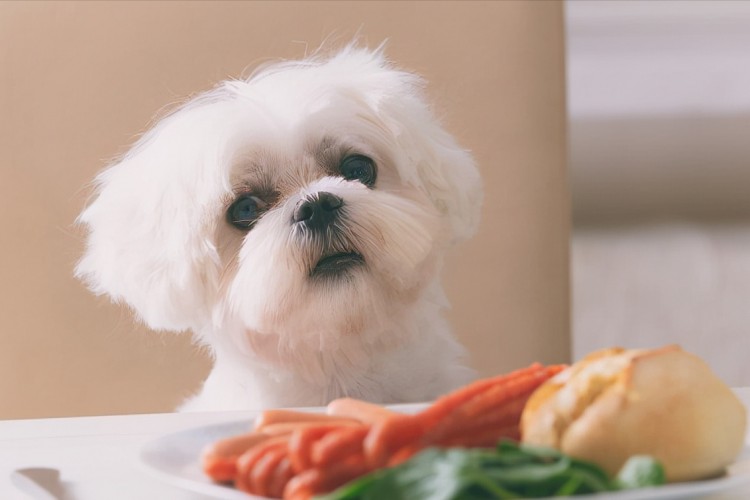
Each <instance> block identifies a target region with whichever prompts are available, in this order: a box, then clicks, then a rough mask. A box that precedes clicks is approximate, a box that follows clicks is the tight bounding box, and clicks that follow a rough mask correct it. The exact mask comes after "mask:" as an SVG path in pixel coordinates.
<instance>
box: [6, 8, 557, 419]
mask: <svg viewBox="0 0 750 500" xmlns="http://www.w3.org/2000/svg"><path fill="white" fill-rule="evenodd" d="M563 15H564V14H563V4H562V3H561V2H557V1H529V2H525V1H508V2H463V1H461V2H427V1H425V2H423V1H413V2H408V1H407V2H377V1H375V2H367V1H361V2H359V1H358V2H339V1H331V2H327V1H299V2H220V1H217V2H213V1H212V2H181V1H165V2H159V1H153V2H86V1H83V2H65V1H51V2H0V179H1V181H0V211H1V213H2V214H3V216H4V217H3V245H2V249H1V250H0V257H1V258H0V346H2V347H0V418H4V419H8V418H31V417H57V416H69V415H96V414H114V413H140V412H160V411H170V410H171V409H172V408H174V407H175V406H176V405H177V404H179V403H180V402H181V401H182V399H184V398H185V397H187V396H189V395H190V394H191V393H192V392H193V391H195V390H196V389H197V388H198V387H199V385H200V383H201V381H202V380H203V378H204V377H205V376H206V374H207V373H208V370H209V368H210V359H209V358H208V357H207V356H206V355H205V353H203V352H199V351H196V350H195V349H194V348H193V347H192V346H191V345H190V338H189V337H188V336H187V335H171V334H165V333H153V332H149V331H147V329H145V328H144V327H143V326H142V325H138V324H136V323H135V322H134V321H133V319H132V317H131V314H130V312H129V311H128V310H127V308H125V307H123V306H117V305H113V304H110V303H109V301H108V300H107V299H106V298H103V297H101V298H97V297H94V296H93V295H92V294H91V293H89V292H88V291H87V290H86V289H85V288H84V287H83V285H81V284H80V283H78V282H77V281H76V280H75V279H73V276H72V273H73V267H74V265H75V262H76V260H77V259H78V258H79V256H80V254H81V252H82V249H83V234H82V232H81V231H80V229H79V228H77V227H75V225H74V221H75V219H76V216H77V215H78V213H79V212H80V211H81V209H82V208H83V207H84V206H85V203H86V199H87V196H88V195H89V194H90V191H89V185H88V183H89V182H90V181H91V179H92V178H93V177H94V176H95V175H96V173H97V172H98V171H100V170H101V169H102V168H104V167H105V166H106V165H107V163H108V162H109V161H110V159H112V158H114V157H115V156H117V155H118V154H120V153H122V152H124V151H125V150H126V149H127V147H128V145H130V144H132V142H133V141H134V140H135V138H136V137H137V135H138V134H140V133H142V132H143V131H145V130H146V129H147V127H148V125H149V124H150V123H151V121H152V119H153V117H154V116H155V115H156V114H157V113H158V112H159V111H163V110H164V109H165V107H166V108H168V107H169V106H170V105H174V104H175V103H179V102H182V101H183V100H184V99H185V98H187V97H189V96H190V95H194V94H195V93H198V92H200V91H203V90H207V89H210V88H211V87H212V86H213V85H215V84H216V83H217V82H219V81H220V80H222V79H225V78H232V77H238V76H242V75H248V74H250V72H251V71H252V68H253V67H254V66H256V65H257V64H258V63H262V62H266V61H269V60H272V59H278V58H298V57H302V56H304V55H305V54H306V53H308V52H310V51H312V50H314V49H316V48H317V47H318V46H319V45H320V44H321V43H322V42H324V41H326V40H327V41H328V42H329V43H330V44H332V45H336V43H339V44H341V43H346V42H348V41H349V40H351V39H352V38H353V37H354V36H356V35H358V36H359V37H360V40H361V41H362V43H364V44H367V45H370V46H377V45H379V44H380V43H381V42H382V41H384V40H388V46H387V54H388V55H389V56H390V58H391V59H393V60H394V61H395V62H396V63H397V64H398V65H400V66H402V67H404V68H407V69H410V70H413V71H416V72H418V73H421V74H422V75H423V76H424V77H426V79H427V80H428V81H429V82H430V85H429V88H428V95H429V97H430V99H431V100H432V101H433V102H434V104H435V109H436V112H437V114H438V116H440V117H441V118H442V120H443V122H444V123H445V126H446V128H447V129H448V130H449V131H451V132H452V133H453V134H454V135H455V136H456V137H457V139H458V141H459V143H461V144H462V145H463V146H464V147H466V148H467V149H469V150H471V151H472V152H473V153H474V155H475V157H476V159H477V162H478V164H479V166H480V170H481V172H482V175H483V177H484V182H485V204H484V211H483V215H482V217H483V220H482V224H481V227H480V230H479V234H478V235H477V237H476V238H475V239H474V240H472V241H471V242H469V243H467V244H464V245H462V246H461V247H460V248H457V249H456V252H455V254H454V255H453V256H452V258H451V259H450V261H449V262H448V265H447V270H446V288H447V294H448V296H449V298H450V300H451V302H452V305H453V307H452V309H451V310H450V311H449V312H448V313H447V314H448V315H449V319H450V321H451V323H452V325H453V327H454V330H455V332H456V334H457V336H458V337H459V339H460V340H461V341H462V342H464V343H465V344H466V345H467V347H468V349H469V351H470V354H471V362H472V364H473V365H474V366H475V367H476V368H477V369H478V370H479V371H480V373H481V374H482V375H489V374H494V373H500V372H506V371H509V370H511V369H515V368H518V367H520V366H524V365H526V364H528V363H530V362H532V361H535V360H539V361H542V362H547V363H551V362H563V361H568V360H569V359H570V353H571V350H570V335H569V326H570V318H569V315H570V303H569V297H570V296H569V279H568V278H569V276H568V273H569V268H568V261H569V253H568V250H569V221H570V206H569V205H570V197H569V192H568V179H567V175H568V174H567V171H566V168H565V161H566V131H565V66H564V60H565V53H564V48H565V43H564V22H563ZM134 195H137V193H134ZM123 229H124V230H126V228H123Z"/></svg>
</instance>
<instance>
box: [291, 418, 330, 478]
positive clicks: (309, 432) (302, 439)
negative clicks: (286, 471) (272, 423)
mask: <svg viewBox="0 0 750 500" xmlns="http://www.w3.org/2000/svg"><path fill="white" fill-rule="evenodd" d="M336 429H340V426H336V425H327V424H320V425H317V426H315V427H304V428H301V429H298V430H297V431H295V432H294V433H293V434H292V436H291V437H290V439H289V459H290V460H291V462H292V468H293V469H294V472H295V473H296V474H299V473H301V472H303V471H305V470H307V469H310V468H311V467H312V466H313V461H312V447H313V444H314V443H316V442H317V441H318V440H319V439H321V438H322V437H323V436H325V435H326V434H328V433H329V432H332V431H334V430H336Z"/></svg>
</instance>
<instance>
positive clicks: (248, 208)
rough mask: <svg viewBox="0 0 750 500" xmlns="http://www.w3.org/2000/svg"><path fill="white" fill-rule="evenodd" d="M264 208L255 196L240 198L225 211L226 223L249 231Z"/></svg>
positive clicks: (263, 204) (261, 201) (262, 203)
mask: <svg viewBox="0 0 750 500" xmlns="http://www.w3.org/2000/svg"><path fill="white" fill-rule="evenodd" d="M265 206H266V204H265V203H264V202H263V200H261V199H260V198H258V197H257V196H251V195H243V196H240V197H239V198H237V199H236V200H235V201H234V203H232V205H231V206H230V207H229V209H227V221H229V223H230V224H232V225H233V226H234V227H236V228H238V229H250V228H251V227H253V224H255V221H256V220H257V219H258V217H259V216H260V212H261V210H262V209H263V208H265Z"/></svg>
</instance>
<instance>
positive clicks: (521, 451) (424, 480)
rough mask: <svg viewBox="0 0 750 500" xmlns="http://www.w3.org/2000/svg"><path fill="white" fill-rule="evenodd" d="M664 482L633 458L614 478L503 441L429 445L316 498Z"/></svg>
mask: <svg viewBox="0 0 750 500" xmlns="http://www.w3.org/2000/svg"><path fill="white" fill-rule="evenodd" d="M663 483H664V471H663V469H662V467H661V465H660V464H659V463H658V462H657V461H655V460H653V459H651V458H650V457H643V456H641V457H632V458H631V459H630V460H629V461H628V463H627V464H626V465H625V467H623V470H622V471H621V472H620V473H619V474H618V476H617V477H615V478H610V477H609V476H608V475H607V474H606V473H605V472H604V471H603V470H602V469H600V468H599V467H597V466H596V465H593V464H591V463H588V462H583V461H581V460H576V459H573V458H570V457H568V456H566V455H563V454H562V453H560V452H559V451H556V450H553V449H550V448H538V447H533V446H529V445H523V444H521V445H519V444H517V443H515V442H512V441H503V442H501V443H500V444H499V445H498V446H497V448H496V449H494V450H491V449H484V448H449V449H439V448H430V449H427V450H425V451H423V452H421V453H419V454H418V455H417V456H415V457H414V458H412V459H411V460H409V461H408V462H405V463H403V464H401V465H398V466H396V467H391V468H388V469H381V470H378V471H375V472H372V473H370V474H368V475H366V476H364V477H361V478H359V479H357V480H356V481H353V482H351V483H349V484H347V485H344V486H342V487H341V488H339V489H337V490H336V491H334V492H333V493H330V494H328V495H325V496H322V497H318V498H319V499H320V500H382V499H388V500H434V499H454V498H476V499H479V498H481V499H506V498H538V497H549V496H568V495H577V494H587V493H604V492H608V491H616V490H622V489H630V488H641V487H644V486H658V485H660V484H663Z"/></svg>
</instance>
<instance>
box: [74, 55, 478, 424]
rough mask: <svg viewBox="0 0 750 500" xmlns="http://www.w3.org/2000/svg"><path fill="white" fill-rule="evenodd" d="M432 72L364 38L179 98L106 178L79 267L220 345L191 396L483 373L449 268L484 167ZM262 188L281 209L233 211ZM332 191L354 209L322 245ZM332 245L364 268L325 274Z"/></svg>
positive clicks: (426, 394)
mask: <svg viewBox="0 0 750 500" xmlns="http://www.w3.org/2000/svg"><path fill="white" fill-rule="evenodd" d="M421 87H422V82H421V80H420V79H419V78H418V77H416V76H415V75H413V74H410V73H407V72H404V71H400V70H398V69H395V68H394V67H392V65H391V64H390V63H388V62H387V61H386V59H385V58H384V56H383V54H382V50H375V51H370V50H366V49H362V48H358V47H355V46H349V47H347V48H344V49H343V50H341V51H340V52H338V53H336V54H334V55H332V56H329V57H311V58H308V59H305V60H301V61H293V62H282V63H277V64H275V65H270V66H266V67H264V68H262V69H260V70H258V71H256V73H255V74H254V75H253V76H251V77H250V78H249V79H247V80H236V81H228V82H224V83H223V84H221V85H220V86H218V87H217V88H215V89H214V90H212V91H210V92H207V93H205V94H203V95H201V96H199V97H197V98H195V99H193V100H192V101H190V102H188V103H187V104H186V105H184V106H182V107H181V108H179V109H178V110H176V111H175V112H173V113H171V114H170V115H169V116H167V117H166V118H164V119H162V120H161V121H160V122H159V123H157V124H156V125H155V126H154V127H153V129H152V130H150V131H149V132H148V133H147V134H145V135H144V136H143V137H142V138H141V139H140V140H139V141H138V142H137V144H136V145H135V146H134V147H133V148H132V149H131V150H130V151H129V152H128V153H127V154H126V155H125V156H124V157H123V158H121V159H120V160H119V161H117V162H116V163H115V164H113V165H111V166H110V167H109V168H108V169H106V170H105V171H104V172H102V173H101V174H100V175H99V176H98V177H97V179H96V183H97V193H96V197H95V199H94V200H93V201H92V203H90V205H89V206H88V207H87V208H86V209H85V210H84V211H83V213H82V214H81V216H80V218H79V221H80V222H82V223H83V224H85V225H86V226H87V227H88V230H89V234H88V244H87V248H86V251H85V254H84V256H83V258H82V259H81V261H80V262H79V264H78V267H77V269H76V273H77V275H78V276H79V277H80V278H82V279H83V280H85V281H86V282H87V283H88V284H89V286H90V287H91V288H92V290H93V291H94V292H96V293H97V294H104V293H106V294H109V295H110V296H111V298H112V299H113V300H115V301H117V302H126V303H128V304H129V305H130V306H131V307H132V308H133V309H134V310H135V311H136V313H137V314H138V316H139V317H140V318H141V319H142V320H143V321H144V322H145V323H146V324H147V325H149V326H150V327H151V328H153V329H159V330H174V331H182V330H192V332H193V333H194V336H195V338H196V340H197V341H198V342H199V343H201V344H203V345H205V346H208V348H209V349H210V351H211V352H212V354H213V355H214V358H215V366H214V369H213V371H212V372H211V374H210V376H209V377H208V379H207V380H206V382H205V384H204V386H203V389H202V391H201V392H200V393H199V394H198V395H197V396H194V397H193V398H192V399H190V400H189V401H188V402H187V403H186V404H184V405H183V407H182V409H183V410H215V409H223V410H228V409H251V408H261V407H271V406H314V405H322V404H325V403H326V402H328V401H329V400H331V399H333V398H335V397H340V396H344V395H347V396H353V397H358V398H363V399H367V400H370V401H374V402H384V403H385V402H387V403H393V402H406V401H420V400H427V399H430V398H433V397H435V396H437V395H439V394H440V393H443V392H445V391H447V390H450V389H452V388H455V387H457V386H459V385H461V384H464V383H466V382H467V381H468V380H470V378H471V377H472V375H473V372H472V371H471V370H470V369H468V368H466V367H465V366H463V365H462V357H463V355H464V351H463V349H462V348H461V346H460V345H459V344H458V343H457V342H456V340H454V338H453V337H452V335H451V333H450V330H449V327H448V324H447V322H446V321H445V320H444V319H443V318H442V316H441V310H442V309H444V308H445V307H446V305H447V304H446V301H445V299H444V296H443V292H442V289H441V286H440V283H439V274H440V271H441V267H442V264H443V256H444V254H445V252H446V250H447V249H448V248H449V247H450V246H451V245H452V244H453V243H455V242H457V241H460V240H463V239H465V238H467V237H469V236H470V235H471V234H472V233H473V232H474V231H475V229H476V226H477V223H478V217H479V206H480V202H481V191H480V182H479V175H478V172H477V170H476V168H475V165H474V162H473V160H472V158H471V156H470V155H469V154H468V153H467V152H466V151H464V150H463V149H461V148H460V147H459V146H458V145H457V144H456V142H455V141H454V139H453V138H452V137H451V136H450V135H449V134H448V133H447V132H446V131H445V130H444V129H443V128H441V126H440V125H439V124H438V122H437V121H436V120H435V118H434V117H433V115H432V114H431V112H430V111H429V109H428V107H427V105H426V104H425V101H424V98H423V96H422V93H421ZM351 153H357V154H362V155H366V156H368V157H370V158H372V159H373V160H374V161H375V164H376V165H377V169H378V170H377V182H376V184H375V186H374V188H372V189H370V188H368V187H366V186H365V185H364V184H363V183H361V182H359V181H356V180H345V179H343V178H342V177H341V176H339V175H337V173H336V171H335V169H336V168H337V165H338V162H340V161H341V159H342V157H343V156H345V155H347V154H351ZM258 190H262V191H264V192H270V193H273V197H274V201H273V202H272V203H270V204H269V209H268V210H267V211H266V212H265V213H264V214H263V216H262V217H261V218H260V219H259V220H258V221H257V223H256V224H255V226H254V227H253V228H252V229H251V230H250V231H249V232H244V231H241V230H239V229H237V228H235V227H233V226H232V225H230V224H229V223H228V222H227V220H226V215H225V214H226V211H227V207H229V206H230V205H231V203H232V202H233V201H234V200H235V198H236V196H237V195H238V193H243V192H247V191H250V192H256V191H258ZM322 191H326V192H329V193H333V194H335V195H337V196H339V197H340V198H342V199H343V200H344V203H345V205H346V209H347V210H346V218H345V220H344V221H343V223H342V225H341V226H339V227H337V229H336V231H337V232H336V234H330V233H329V237H330V238H331V240H330V241H328V242H326V241H324V242H322V243H321V242H320V240H319V239H318V240H315V239H310V238H306V237H305V236H304V234H300V231H299V230H298V228H297V227H295V226H296V225H295V224H293V220H292V213H293V211H294V208H295V206H296V205H297V204H298V203H299V202H300V200H302V199H303V198H305V197H306V196H308V195H309V194H311V193H317V192H322ZM332 241H333V243H332ZM327 245H328V246H330V247H332V248H339V247H340V248H339V249H349V250H351V249H354V250H356V251H358V252H359V253H360V254H361V255H362V256H363V258H364V261H365V265H364V266H360V267H358V268H356V269H354V270H351V271H349V272H346V273H344V274H343V275H342V276H341V277H340V278H335V279H332V280H322V281H321V280H314V279H311V277H310V272H311V269H312V267H314V265H315V263H316V262H317V261H318V260H319V259H320V258H321V256H322V254H323V252H325V248H324V247H326V246H327Z"/></svg>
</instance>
